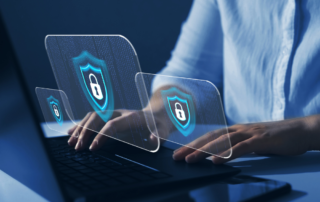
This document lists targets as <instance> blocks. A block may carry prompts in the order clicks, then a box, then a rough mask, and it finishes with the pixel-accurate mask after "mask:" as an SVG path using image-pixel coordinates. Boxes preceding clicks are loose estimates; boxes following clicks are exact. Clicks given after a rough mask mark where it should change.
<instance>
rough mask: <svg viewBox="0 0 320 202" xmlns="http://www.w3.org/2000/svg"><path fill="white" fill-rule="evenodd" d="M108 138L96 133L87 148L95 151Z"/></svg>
mask: <svg viewBox="0 0 320 202" xmlns="http://www.w3.org/2000/svg"><path fill="white" fill-rule="evenodd" d="M108 139H109V137H108V136H105V135H102V134H100V133H99V134H98V135H97V136H96V137H95V138H94V140H93V141H92V143H91V145H90V147H89V149H90V150H91V151H96V150H98V149H100V148H101V147H102V146H103V145H104V144H105V142H106V141H107V140H108Z"/></svg>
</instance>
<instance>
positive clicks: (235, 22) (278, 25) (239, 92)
mask: <svg viewBox="0 0 320 202" xmlns="http://www.w3.org/2000/svg"><path fill="white" fill-rule="evenodd" d="M159 74H164V75H174V76H180V77H187V78H197V79H204V80H209V81H211V82H212V83H214V84H215V85H216V86H217V87H218V89H219V90H220V92H222V94H223V102H224V108H225V113H226V118H227V121H228V124H235V123H248V122H260V121H271V120H282V119H286V118H293V117H301V116H308V115H312V114H318V113H320V1H319V0H309V1H294V0H259V1H257V0H252V1H249V0H237V1H231V0H230V1H229V0H228V1H226V0H217V1H214V0H211V1H210V0H195V2H194V3H193V6H192V9H191V12H190V14H189V16H188V19H187V21H186V22H185V23H184V24H183V26H182V31H181V34H180V36H179V39H178V42H177V44H176V47H175V49H174V50H173V52H172V57H171V59H170V60H169V61H168V63H167V66H166V67H165V68H164V69H163V70H162V71H161V72H159ZM155 83H158V84H159V82H157V81H155ZM159 85H160V84H159Z"/></svg>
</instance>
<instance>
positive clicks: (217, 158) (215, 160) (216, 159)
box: [211, 156, 221, 164]
mask: <svg viewBox="0 0 320 202" xmlns="http://www.w3.org/2000/svg"><path fill="white" fill-rule="evenodd" d="M220 159H221V158H219V157H214V156H213V157H212V159H211V161H212V163H214V164H221V160H220Z"/></svg>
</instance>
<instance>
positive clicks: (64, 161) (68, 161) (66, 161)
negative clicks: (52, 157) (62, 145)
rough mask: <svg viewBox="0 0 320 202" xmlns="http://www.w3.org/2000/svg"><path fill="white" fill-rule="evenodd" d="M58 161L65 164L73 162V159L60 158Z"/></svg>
mask: <svg viewBox="0 0 320 202" xmlns="http://www.w3.org/2000/svg"><path fill="white" fill-rule="evenodd" d="M59 162H60V163H63V164H67V163H74V161H72V160H69V159H67V160H66V159H64V160H62V161H59Z"/></svg>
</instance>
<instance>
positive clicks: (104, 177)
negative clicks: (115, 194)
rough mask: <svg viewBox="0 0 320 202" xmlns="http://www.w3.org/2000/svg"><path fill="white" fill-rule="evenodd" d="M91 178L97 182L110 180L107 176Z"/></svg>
mask: <svg viewBox="0 0 320 202" xmlns="http://www.w3.org/2000/svg"><path fill="white" fill-rule="evenodd" d="M93 178H94V179H96V180H99V181H104V180H108V179H110V177H109V176H107V175H102V176H94V177H93Z"/></svg>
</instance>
